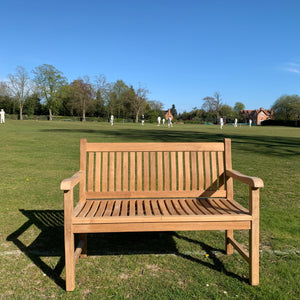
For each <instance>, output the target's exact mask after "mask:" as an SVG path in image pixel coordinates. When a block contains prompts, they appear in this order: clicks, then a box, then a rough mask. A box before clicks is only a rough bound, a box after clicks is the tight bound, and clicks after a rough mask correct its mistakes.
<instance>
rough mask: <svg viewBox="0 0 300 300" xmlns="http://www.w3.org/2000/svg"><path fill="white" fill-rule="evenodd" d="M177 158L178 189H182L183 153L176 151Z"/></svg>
mask: <svg viewBox="0 0 300 300" xmlns="http://www.w3.org/2000/svg"><path fill="white" fill-rule="evenodd" d="M177 159H178V190H179V191H182V190H183V182H184V176H183V153H182V152H177Z"/></svg>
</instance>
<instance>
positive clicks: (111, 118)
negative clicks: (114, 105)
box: [110, 115, 114, 126]
mask: <svg viewBox="0 0 300 300" xmlns="http://www.w3.org/2000/svg"><path fill="white" fill-rule="evenodd" d="M110 125H111V126H113V125H114V115H111V116H110Z"/></svg>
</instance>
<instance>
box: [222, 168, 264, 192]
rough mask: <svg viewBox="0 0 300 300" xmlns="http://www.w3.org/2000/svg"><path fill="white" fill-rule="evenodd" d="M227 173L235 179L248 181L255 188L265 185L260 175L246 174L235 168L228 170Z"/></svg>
mask: <svg viewBox="0 0 300 300" xmlns="http://www.w3.org/2000/svg"><path fill="white" fill-rule="evenodd" d="M226 175H227V176H229V177H232V178H233V179H237V180H239V181H241V182H243V183H246V184H248V185H249V186H251V187H253V188H262V187H264V182H263V181H262V179H260V178H258V177H251V176H246V175H244V174H242V173H240V172H238V171H235V170H226Z"/></svg>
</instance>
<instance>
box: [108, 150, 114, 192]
mask: <svg viewBox="0 0 300 300" xmlns="http://www.w3.org/2000/svg"><path fill="white" fill-rule="evenodd" d="M108 182H109V191H114V190H115V152H109V178H108Z"/></svg>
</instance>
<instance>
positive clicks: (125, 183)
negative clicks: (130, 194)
mask: <svg viewBox="0 0 300 300" xmlns="http://www.w3.org/2000/svg"><path fill="white" fill-rule="evenodd" d="M123 191H124V192H127V191H128V152H123Z"/></svg>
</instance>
